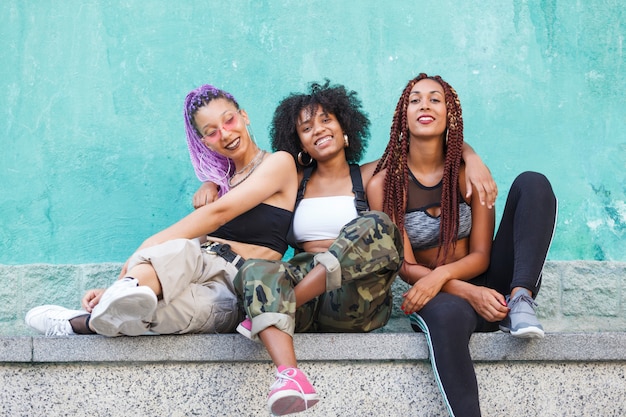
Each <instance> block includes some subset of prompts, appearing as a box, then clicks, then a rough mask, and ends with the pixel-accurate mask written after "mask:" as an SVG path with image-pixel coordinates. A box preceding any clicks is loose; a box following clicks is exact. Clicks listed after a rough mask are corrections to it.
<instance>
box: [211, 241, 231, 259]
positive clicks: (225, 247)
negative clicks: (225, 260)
mask: <svg viewBox="0 0 626 417" xmlns="http://www.w3.org/2000/svg"><path fill="white" fill-rule="evenodd" d="M211 250H212V251H213V252H215V253H217V254H218V255H220V256H222V257H223V256H224V255H226V254H227V253H228V252H230V245H229V244H228V243H217V244H215V245H214V246H213V247H212V248H211Z"/></svg>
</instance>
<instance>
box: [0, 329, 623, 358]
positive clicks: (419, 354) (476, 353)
mask: <svg viewBox="0 0 626 417" xmlns="http://www.w3.org/2000/svg"><path fill="white" fill-rule="evenodd" d="M294 342H295V347H296V354H297V356H298V359H299V360H301V361H313V362H315V361H368V362H369V361H425V360H427V359H428V347H427V345H426V340H425V338H424V335H423V334H420V333H414V334H411V333H370V334H350V333H341V334H335V333H325V334H320V333H317V334H315V333H307V334H297V335H296V336H295V338H294ZM0 346H2V347H3V349H2V350H1V351H0V362H33V363H68V362H118V363H125V362H167V363H171V362H263V361H269V360H270V358H269V356H268V355H267V353H266V351H265V349H264V348H263V346H262V345H260V344H257V343H254V342H252V341H250V340H248V339H246V338H244V337H243V336H241V335H239V334H226V335H185V336H141V337H118V338H107V337H103V336H95V335H94V336H64V337H44V336H34V337H0ZM624 346H626V333H621V332H620V333H549V334H547V335H546V337H545V338H544V339H541V340H524V339H516V338H514V337H511V336H510V335H508V334H505V333H502V332H496V333H476V334H474V335H473V336H472V340H471V343H470V350H471V353H472V358H474V360H475V361H483V362H492V361H560V362H568V361H580V362H592V361H626V349H624Z"/></svg>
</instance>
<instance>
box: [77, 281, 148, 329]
mask: <svg viewBox="0 0 626 417" xmlns="http://www.w3.org/2000/svg"><path fill="white" fill-rule="evenodd" d="M136 291H139V292H136V293H134V294H129V295H127V296H125V297H119V298H117V299H114V300H112V301H111V302H108V303H107V302H106V300H105V302H104V303H103V302H102V300H101V301H100V303H99V304H98V305H97V306H96V308H94V312H92V313H91V319H90V320H89V323H90V324H91V327H92V328H93V329H94V330H95V331H96V333H98V334H101V335H103V336H109V337H114V336H120V335H126V336H140V335H142V334H144V333H146V332H147V331H148V325H147V324H146V323H144V320H150V319H151V318H152V315H153V314H154V311H155V310H156V306H157V299H156V295H154V293H153V292H152V290H151V289H149V288H147V287H144V288H142V287H137V290H136ZM98 307H100V308H98ZM128 311H140V312H143V314H141V316H139V315H130V314H128Z"/></svg>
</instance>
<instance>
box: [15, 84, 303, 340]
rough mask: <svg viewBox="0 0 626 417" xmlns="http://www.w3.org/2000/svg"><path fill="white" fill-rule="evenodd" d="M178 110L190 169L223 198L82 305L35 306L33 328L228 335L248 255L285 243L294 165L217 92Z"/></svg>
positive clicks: (153, 240) (144, 251)
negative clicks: (258, 139)
mask: <svg viewBox="0 0 626 417" xmlns="http://www.w3.org/2000/svg"><path fill="white" fill-rule="evenodd" d="M184 117H185V127H186V134H187V143H188V146H189V152H190V156H191V160H192V163H193V165H194V168H195V170H196V173H197V175H198V176H199V177H200V178H204V179H205V180H206V181H211V182H213V183H215V184H216V185H217V187H218V193H219V198H217V199H216V200H215V201H213V202H211V203H209V204H205V205H203V206H202V207H200V208H198V209H197V210H195V211H194V212H192V213H191V214H189V215H188V216H186V217H185V218H183V219H182V220H180V221H179V222H177V223H175V224H174V225H172V226H170V227H168V228H166V229H165V230H163V231H161V232H159V233H157V234H155V235H153V236H151V237H150V238H148V239H146V240H145V241H144V243H143V244H142V245H141V246H140V247H139V249H138V250H137V251H136V252H135V253H134V254H133V255H132V256H131V257H130V258H129V260H128V261H127V262H126V264H125V265H124V268H123V269H122V272H121V274H120V276H119V279H118V280H117V281H116V282H115V283H114V284H113V285H112V286H111V287H109V288H108V289H106V290H105V289H93V290H89V291H87V293H86V294H85V296H84V297H83V300H82V309H81V310H70V309H67V308H64V307H60V306H54V305H44V306H39V307H35V308H33V309H31V310H30V311H29V312H28V313H27V315H26V323H27V324H28V325H29V326H31V327H33V328H34V329H36V330H37V331H39V332H41V333H45V334H46V335H71V334H92V333H97V334H101V335H105V336H119V335H127V336H137V335H141V334H145V333H148V332H152V333H156V334H183V333H227V332H232V331H234V330H235V327H236V326H237V324H238V323H239V322H241V320H242V319H243V316H242V311H241V309H240V308H239V306H238V302H237V296H236V295H235V289H234V287H233V279H234V277H235V275H236V274H237V271H238V269H239V268H240V267H241V265H242V264H243V263H244V261H245V259H248V258H259V259H267V260H279V259H281V258H282V256H283V255H284V253H285V251H286V250H287V247H288V244H287V240H286V236H287V231H288V229H289V225H290V222H291V218H292V212H293V208H294V202H295V199H296V192H297V189H298V182H297V172H296V165H295V162H294V160H293V158H292V157H291V155H290V154H289V153H287V152H275V153H271V154H270V153H267V152H266V151H264V150H262V149H259V147H258V146H257V144H256V143H255V142H254V141H253V140H252V137H251V135H250V133H249V130H248V125H249V123H250V121H249V119H248V115H247V113H246V111H245V110H243V109H241V108H240V107H239V104H238V103H237V101H236V100H235V98H234V97H233V96H232V95H230V94H229V93H227V92H225V91H223V90H220V89H217V88H215V87H213V86H210V85H203V86H201V87H199V88H197V89H195V90H193V91H191V92H190V93H189V94H188V95H187V97H186V99H185V108H184ZM227 191H228V192H227ZM259 219H263V221H258V220H259Z"/></svg>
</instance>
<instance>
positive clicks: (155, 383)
mask: <svg viewBox="0 0 626 417" xmlns="http://www.w3.org/2000/svg"><path fill="white" fill-rule="evenodd" d="M294 340H295V346H296V350H297V354H298V356H299V358H300V365H299V366H300V367H301V368H302V369H303V370H304V371H305V372H306V373H307V374H308V375H309V379H310V380H311V382H312V383H313V384H314V385H315V387H316V389H317V390H318V392H319V394H320V395H321V397H322V401H321V402H320V403H319V404H318V405H316V406H315V407H314V408H313V409H311V410H309V411H307V412H304V413H302V414H300V415H301V416H302V417H306V416H323V417H332V416H337V417H339V416H341V417H344V416H348V417H361V416H386V417H396V416H397V417H401V416H402V417H404V416H407V415H412V416H428V417H445V416H447V415H448V413H447V411H446V408H445V406H444V404H443V402H442V397H441V394H440V392H439V389H438V386H437V383H436V382H435V380H434V377H433V373H432V370H431V367H430V364H429V363H428V361H427V357H428V352H427V347H426V342H425V338H424V335H423V334H414V333H370V334H328V333H327V334H298V335H296V336H295V339H294ZM623 346H626V333H621V332H616V333H549V334H547V335H546V337H545V338H544V339H542V340H519V339H515V338H513V337H511V336H510V335H508V334H504V333H500V332H497V333H488V334H475V335H474V336H473V337H472V341H471V344H470V347H471V351H472V356H473V358H474V361H475V368H476V377H477V379H478V384H479V387H480V401H481V409H482V411H483V416H485V417H489V416H501V415H515V416H519V417H536V416H542V417H561V416H594V417H595V416H603V417H605V416H623V415H626V401H624V392H626V349H623ZM0 347H2V349H1V350H0V384H1V385H2V390H0V415H6V416H36V415H37V416H38V415H45V416H47V417H56V416H59V417H60V416H70V415H71V416H75V415H89V416H90V417H100V416H102V417H110V416H115V417H116V416H120V417H128V416H137V417H143V416H157V415H158V416H172V417H184V416H211V417H212V416H226V417H230V416H237V417H241V416H244V417H245V416H250V417H253V416H269V412H268V411H267V408H266V402H265V401H266V396H267V392H268V390H269V387H270V385H271V383H272V382H273V374H274V368H273V366H272V365H271V362H270V360H269V357H268V356H267V354H266V353H265V350H264V349H263V347H262V346H261V345H259V344H256V343H254V342H252V341H249V340H247V339H245V338H244V337H243V336H241V335H238V334H228V335H188V336H142V337H119V338H112V339H111V338H106V337H103V336H65V337H44V336H34V337H1V338H0Z"/></svg>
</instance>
